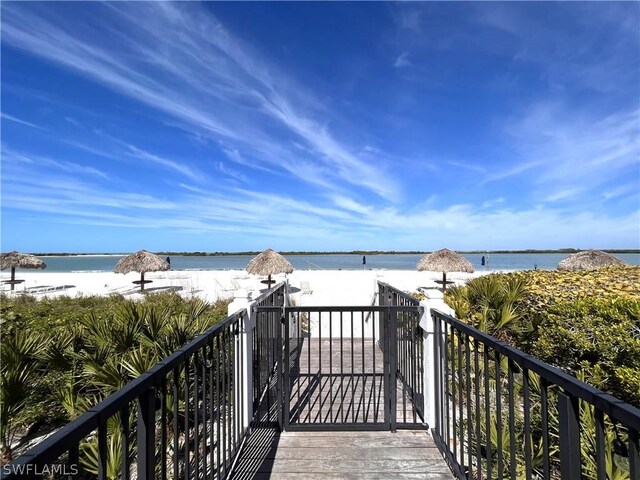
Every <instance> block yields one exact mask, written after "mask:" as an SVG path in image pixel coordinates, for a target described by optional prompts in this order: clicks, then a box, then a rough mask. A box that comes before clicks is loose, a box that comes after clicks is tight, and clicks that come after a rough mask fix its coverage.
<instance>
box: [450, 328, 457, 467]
mask: <svg viewBox="0 0 640 480" xmlns="http://www.w3.org/2000/svg"><path fill="white" fill-rule="evenodd" d="M455 332H456V331H455V329H454V327H453V326H451V429H452V435H451V437H452V439H453V458H454V460H455V462H456V463H458V430H457V422H456V420H457V409H458V405H457V403H456V378H455V377H456V373H455V372H456V347H455V344H456V333H455Z"/></svg>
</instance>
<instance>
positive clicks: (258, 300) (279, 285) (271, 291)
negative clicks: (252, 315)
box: [253, 281, 286, 305]
mask: <svg viewBox="0 0 640 480" xmlns="http://www.w3.org/2000/svg"><path fill="white" fill-rule="evenodd" d="M285 283H286V282H284V281H282V282H279V283H276V284H275V285H274V286H273V287H271V288H270V289H269V290H267V291H266V292H264V293H263V294H262V295H260V296H259V297H258V298H256V299H255V300H253V302H254V304H255V305H258V304H259V303H261V302H262V301H264V300H265V299H266V298H268V297H269V296H271V295H273V294H274V293H276V292H277V291H278V290H279V289H280V288H282V287H283V286H284V285H285Z"/></svg>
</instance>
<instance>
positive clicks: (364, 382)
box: [360, 312, 367, 423]
mask: <svg viewBox="0 0 640 480" xmlns="http://www.w3.org/2000/svg"><path fill="white" fill-rule="evenodd" d="M360 324H361V326H360V335H361V340H362V395H361V399H362V422H363V423H366V422H367V413H366V406H365V403H364V402H365V398H366V394H365V392H366V386H367V384H366V377H365V365H366V363H365V361H364V351H365V348H364V312H361V313H360Z"/></svg>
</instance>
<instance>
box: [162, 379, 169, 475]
mask: <svg viewBox="0 0 640 480" xmlns="http://www.w3.org/2000/svg"><path fill="white" fill-rule="evenodd" d="M167 457H168V455H167V377H163V378H162V381H161V382H160V462H161V463H160V476H161V477H162V479H163V480H165V479H166V478H167Z"/></svg>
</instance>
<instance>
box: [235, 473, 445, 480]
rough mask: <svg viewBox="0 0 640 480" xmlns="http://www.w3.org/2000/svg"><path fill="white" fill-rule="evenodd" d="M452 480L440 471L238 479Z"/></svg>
mask: <svg viewBox="0 0 640 480" xmlns="http://www.w3.org/2000/svg"><path fill="white" fill-rule="evenodd" d="M389 478H392V479H395V480H451V479H452V477H451V475H450V474H444V475H443V474H440V473H425V472H422V473H399V472H396V473H394V474H393V476H391V477H390V476H389V474H388V473H372V472H368V473H348V474H346V473H312V472H306V473H304V474H300V473H256V474H249V476H247V475H243V474H239V475H238V477H236V480H388V479H389Z"/></svg>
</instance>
